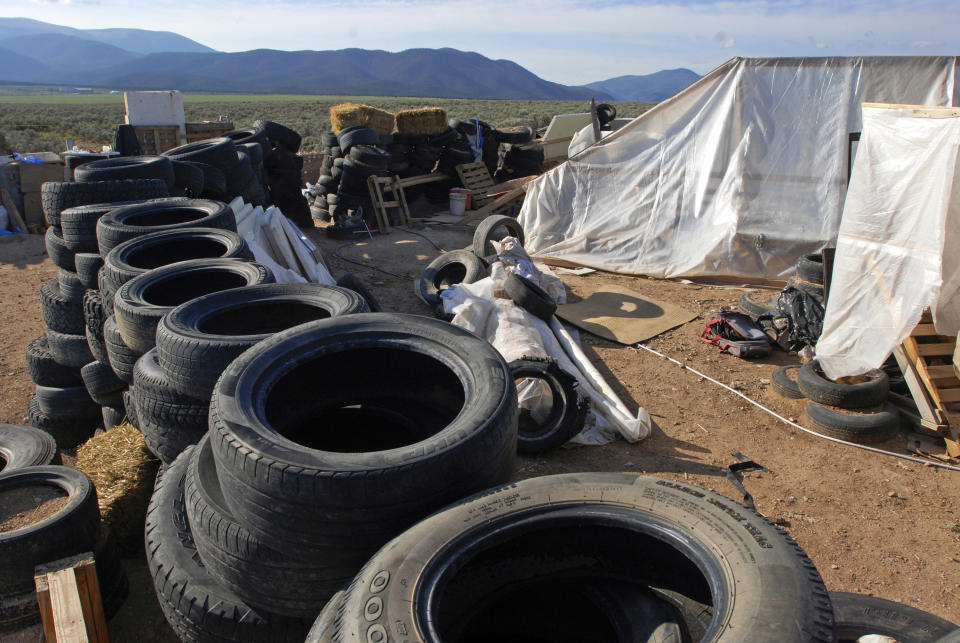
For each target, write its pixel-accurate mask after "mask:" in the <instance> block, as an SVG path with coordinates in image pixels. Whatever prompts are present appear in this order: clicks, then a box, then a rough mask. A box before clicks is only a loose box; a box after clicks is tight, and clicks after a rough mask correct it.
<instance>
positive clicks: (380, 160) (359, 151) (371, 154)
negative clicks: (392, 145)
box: [350, 145, 390, 170]
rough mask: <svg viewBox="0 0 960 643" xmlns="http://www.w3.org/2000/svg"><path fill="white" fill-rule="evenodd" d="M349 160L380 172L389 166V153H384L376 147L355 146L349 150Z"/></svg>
mask: <svg viewBox="0 0 960 643" xmlns="http://www.w3.org/2000/svg"><path fill="white" fill-rule="evenodd" d="M350 158H352V159H354V160H356V161H358V162H360V163H363V164H364V165H369V166H371V167H375V168H377V169H380V170H385V169H387V167H389V166H390V153H389V152H384V151H383V150H381V149H380V148H378V147H370V146H366V145H355V146H354V147H352V148H350Z"/></svg>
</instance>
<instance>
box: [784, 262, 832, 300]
mask: <svg viewBox="0 0 960 643" xmlns="http://www.w3.org/2000/svg"><path fill="white" fill-rule="evenodd" d="M788 285H790V286H793V287H794V288H796V289H798V290H802V291H803V292H805V293H807V294H809V295H811V296H812V297H813V298H815V299H816V300H817V301H818V302H820V305H823V294H824V293H823V255H822V254H821V253H819V252H818V253H815V254H809V255H804V256H802V257H800V261H798V262H797V272H796V274H795V275H794V276H793V277H791V278H790V281H789V284H788Z"/></svg>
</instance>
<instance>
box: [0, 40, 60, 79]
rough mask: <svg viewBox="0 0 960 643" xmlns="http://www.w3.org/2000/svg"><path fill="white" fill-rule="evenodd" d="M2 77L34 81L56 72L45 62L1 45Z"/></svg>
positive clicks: (0, 74) (0, 70)
mask: <svg viewBox="0 0 960 643" xmlns="http://www.w3.org/2000/svg"><path fill="white" fill-rule="evenodd" d="M0 60H2V61H3V67H2V69H0V78H2V79H3V80H5V81H11V82H21V83H32V82H34V79H36V78H48V77H51V76H52V75H54V74H55V73H56V72H55V71H54V70H53V69H51V68H50V67H47V66H46V65H44V64H43V63H41V62H40V61H38V60H35V59H33V58H30V57H29V56H24V55H23V54H21V53H18V52H16V51H11V50H9V49H6V48H4V47H0Z"/></svg>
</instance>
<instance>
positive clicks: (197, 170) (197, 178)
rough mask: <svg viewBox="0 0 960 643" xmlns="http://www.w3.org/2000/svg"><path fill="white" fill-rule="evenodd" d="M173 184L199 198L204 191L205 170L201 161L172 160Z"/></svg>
mask: <svg viewBox="0 0 960 643" xmlns="http://www.w3.org/2000/svg"><path fill="white" fill-rule="evenodd" d="M171 166H172V167H173V184H174V185H175V186H177V187H178V188H180V189H181V190H184V191H186V192H187V194H189V195H190V196H192V197H194V198H197V197H199V196H200V195H201V194H202V193H203V186H204V172H203V168H202V167H201V166H200V164H199V163H190V162H189V161H172V162H171Z"/></svg>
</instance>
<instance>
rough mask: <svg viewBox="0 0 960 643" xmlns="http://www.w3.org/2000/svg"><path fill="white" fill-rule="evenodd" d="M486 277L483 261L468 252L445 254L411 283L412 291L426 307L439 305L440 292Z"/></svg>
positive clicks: (456, 251) (457, 251)
mask: <svg viewBox="0 0 960 643" xmlns="http://www.w3.org/2000/svg"><path fill="white" fill-rule="evenodd" d="M486 276H487V266H486V265H485V264H484V263H483V259H481V258H480V257H478V256H477V255H475V254H473V253H472V252H470V251H469V250H453V251H452V252H445V253H443V254H442V255H440V256H439V257H437V258H436V259H434V260H433V261H431V262H430V263H429V264H427V267H426V268H425V269H424V270H423V274H422V275H420V276H419V277H418V278H417V280H416V281H414V282H413V291H414V292H415V293H416V295H417V297H419V298H420V300H421V301H422V302H423V303H425V304H427V305H428V306H436V305H437V304H439V303H440V292H441V291H442V290H446V289H447V288H449V287H450V286H454V285H456V284H472V283H473V282H475V281H477V280H479V279H483V278H484V277H486Z"/></svg>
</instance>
